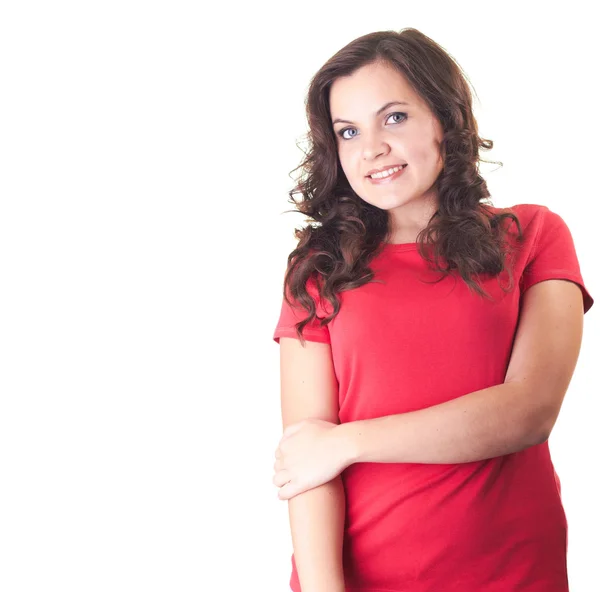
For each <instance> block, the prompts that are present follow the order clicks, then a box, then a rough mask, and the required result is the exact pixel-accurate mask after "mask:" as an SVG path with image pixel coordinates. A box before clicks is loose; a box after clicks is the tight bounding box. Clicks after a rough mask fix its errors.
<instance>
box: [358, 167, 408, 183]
mask: <svg viewBox="0 0 600 592" xmlns="http://www.w3.org/2000/svg"><path fill="white" fill-rule="evenodd" d="M407 166H408V165H407V164H405V165H402V166H400V167H394V168H393V169H391V170H393V171H394V172H392V173H387V171H386V172H385V173H384V174H381V173H375V176H373V175H367V179H369V181H371V183H374V184H376V185H378V184H380V183H386V182H391V181H393V180H395V179H397V178H398V177H400V176H401V175H402V173H403V172H404V169H405V168H406V167H407Z"/></svg>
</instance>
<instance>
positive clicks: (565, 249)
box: [521, 206, 594, 313]
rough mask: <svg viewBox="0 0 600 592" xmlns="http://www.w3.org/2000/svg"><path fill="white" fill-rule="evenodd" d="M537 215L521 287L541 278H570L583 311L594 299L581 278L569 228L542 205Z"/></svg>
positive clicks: (588, 307) (527, 286)
mask: <svg viewBox="0 0 600 592" xmlns="http://www.w3.org/2000/svg"><path fill="white" fill-rule="evenodd" d="M538 216H540V220H539V222H538V226H537V230H536V237H535V239H534V242H533V247H532V250H531V254H530V257H529V261H528V263H527V265H526V266H525V269H524V271H523V276H522V278H521V291H522V292H525V290H527V289H528V288H530V287H531V286H533V285H534V284H537V283H538V282H542V281H544V280H550V279H564V280H570V281H572V282H575V283H576V284H577V285H578V286H579V288H580V289H581V293H582V295H583V311H584V313H586V312H587V311H588V310H589V309H590V308H591V307H592V304H594V299H593V298H592V296H591V295H590V293H589V292H588V290H587V288H586V286H585V284H584V282H583V278H582V276H581V270H580V268H579V260H578V258H577V253H576V251H575V244H574V242H573V237H572V235H571V232H570V230H569V228H568V226H567V224H566V223H565V221H564V220H563V219H562V218H561V216H559V215H558V214H557V213H556V212H553V211H552V210H550V209H549V208H547V207H546V206H541V209H540V213H539V214H538Z"/></svg>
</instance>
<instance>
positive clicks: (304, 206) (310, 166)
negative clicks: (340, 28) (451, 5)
mask: <svg viewBox="0 0 600 592" xmlns="http://www.w3.org/2000/svg"><path fill="white" fill-rule="evenodd" d="M374 63H385V64H389V65H391V66H392V67H394V68H395V69H396V70H398V71H399V72H401V73H402V74H403V75H404V76H405V77H406V79H407V81H408V82H409V84H411V86H412V87H413V88H414V89H415V91H416V92H417V93H418V94H419V95H420V96H421V97H422V98H423V99H424V100H425V102H426V104H427V105H428V106H429V108H430V109H431V111H432V112H433V114H434V115H435V116H436V117H437V118H438V120H439V122H440V123H441V126H442V129H443V132H444V135H443V139H442V142H441V144H440V154H441V156H442V159H443V163H444V164H443V169H442V171H441V173H440V175H439V176H438V178H437V180H436V183H435V188H436V190H437V194H438V200H439V207H438V210H437V211H436V212H435V213H434V215H433V216H432V217H431V219H430V221H429V223H428V225H427V227H426V228H424V229H423V230H421V232H420V233H419V234H418V237H417V245H418V250H419V253H420V254H421V256H422V257H423V258H424V259H425V260H426V261H428V262H429V263H430V264H433V266H434V267H433V268H432V269H434V270H435V271H438V272H440V274H441V276H440V280H442V279H443V278H444V276H446V275H448V274H450V273H452V272H453V270H456V272H457V273H458V274H460V276H461V277H462V279H463V280H464V281H465V282H466V283H467V285H468V286H469V288H470V289H471V290H475V291H476V292H477V293H478V294H480V295H481V296H485V297H488V298H489V296H488V294H487V293H486V292H485V291H483V290H482V289H481V287H480V286H479V285H478V284H477V283H476V281H475V280H474V279H473V277H472V276H476V275H478V274H489V275H490V276H498V275H499V274H500V273H501V272H502V271H504V270H505V269H506V268H507V265H506V258H507V256H509V255H510V253H511V248H510V246H509V245H508V244H506V243H505V242H504V240H503V238H504V235H505V233H506V232H507V228H504V227H503V224H502V221H503V220H504V219H505V218H511V219H512V220H514V221H515V223H516V225H517V228H518V237H517V240H518V241H521V240H522V238H523V237H522V232H521V225H520V222H519V220H518V218H517V216H516V215H515V214H514V213H513V212H512V211H511V210H510V209H509V208H505V209H503V210H501V211H500V213H498V214H495V213H494V212H493V211H492V210H491V209H490V208H488V207H487V206H486V204H485V203H482V201H483V200H488V201H489V199H488V198H489V196H490V193H489V191H488V189H487V185H486V182H485V180H484V179H483V178H482V177H481V175H480V174H479V161H481V160H482V159H481V158H480V156H479V149H480V148H482V149H485V150H490V149H491V148H492V147H493V142H492V141H491V140H486V139H483V138H480V137H479V135H478V127H477V122H476V120H475V117H474V115H473V111H472V95H471V92H470V89H469V85H468V84H467V81H468V78H467V77H466V75H465V74H464V72H463V71H462V69H461V67H460V66H459V65H458V63H457V62H456V61H455V60H454V58H453V57H452V56H450V55H449V54H448V53H447V52H446V51H445V50H444V49H443V48H442V47H441V46H440V45H438V44H437V43H435V42H434V41H433V40H432V39H430V38H429V37H427V36H426V35H424V34H423V33H421V32H420V31H418V30H417V29H414V28H406V29H402V30H401V31H400V32H397V31H379V32H375V33H370V34H367V35H363V36H362V37H359V38H357V39H355V40H354V41H352V42H351V43H349V44H348V45H346V46H345V47H343V48H342V49H341V50H339V51H338V52H337V53H336V54H335V55H333V56H332V57H331V58H330V59H329V60H328V61H327V62H326V63H325V64H324V65H323V66H322V67H321V69H320V70H319V71H318V72H317V73H316V74H315V75H314V76H313V78H312V80H311V82H310V85H309V89H308V93H307V97H306V101H305V105H306V114H307V119H308V125H309V132H308V134H307V136H306V138H307V140H308V146H309V148H308V150H307V151H305V158H304V160H303V161H302V162H301V163H300V165H299V166H298V167H296V168H295V169H293V171H292V173H293V172H295V171H297V170H298V169H300V170H301V173H302V174H301V176H300V178H299V180H298V182H297V184H296V185H295V187H294V188H293V189H292V190H291V191H290V192H289V197H290V202H291V203H293V204H294V205H295V206H296V209H295V210H287V211H288V212H290V211H291V212H301V213H303V214H305V215H306V216H308V217H309V218H310V219H312V220H313V221H314V222H316V224H310V223H309V224H308V225H307V226H306V227H305V228H302V229H295V236H296V238H297V239H298V244H297V246H296V248H295V249H294V250H293V251H292V252H291V253H290V255H289V256H288V259H287V269H286V273H285V279H284V286H283V296H284V298H285V300H286V302H287V303H288V304H290V305H292V306H296V304H295V303H292V302H291V301H290V299H289V298H288V296H287V294H286V288H287V289H289V293H290V294H291V296H292V297H293V298H294V299H295V300H296V302H297V303H298V304H299V305H300V306H302V307H303V308H305V309H306V310H307V311H308V316H307V317H306V318H305V319H304V320H302V321H300V322H299V323H297V324H296V333H297V335H298V338H299V339H300V341H301V343H302V345H304V342H305V340H304V338H303V335H302V330H303V329H304V327H305V326H306V325H307V324H308V323H310V322H311V321H312V320H313V319H315V318H316V319H317V320H319V321H320V325H321V326H324V325H326V324H328V323H329V322H330V321H331V320H332V319H333V318H334V317H335V316H336V315H337V313H338V312H339V309H340V302H339V298H338V297H337V294H338V293H339V292H342V291H345V290H351V289H353V288H357V287H359V286H362V285H363V284H366V283H369V282H370V281H371V280H372V279H373V277H374V273H373V271H372V270H371V269H370V268H369V266H368V265H369V262H370V261H371V260H372V259H373V258H374V257H375V256H376V255H377V254H378V253H379V252H380V251H381V249H382V248H383V245H384V243H385V242H387V239H388V238H389V236H390V223H389V216H388V213H387V212H386V211H385V210H382V209H380V208H377V207H375V206H373V205H371V204H369V203H367V202H366V201H364V200H362V199H361V198H360V197H359V196H358V195H357V194H356V193H355V191H354V190H353V189H352V188H351V186H350V184H349V182H348V180H347V178H346V175H345V174H344V172H343V170H342V168H341V164H340V160H339V157H338V154H337V145H336V139H335V134H334V130H333V126H332V123H331V115H330V105H329V91H330V88H331V85H332V83H333V82H334V81H335V80H336V79H337V78H339V77H341V76H349V75H351V74H352V73H353V72H354V71H356V70H357V69H359V68H361V67H363V66H366V65H369V64H374ZM483 162H496V161H485V160H483ZM496 164H500V165H501V166H502V163H501V162H500V163H496ZM296 194H301V195H302V200H301V201H299V202H298V201H296V200H295V199H294V195H296ZM490 205H491V203H490ZM427 247H430V249H431V253H430V254H431V256H430V255H429V254H428V253H427ZM440 259H443V260H445V262H446V266H443V265H440ZM508 267H509V266H508ZM508 273H509V276H510V285H509V287H508V290H510V289H512V282H513V278H512V274H510V269H509V270H508ZM311 278H312V279H314V280H315V283H316V286H317V288H318V293H319V296H320V297H321V298H326V299H327V300H329V301H330V302H331V304H332V307H333V312H332V314H330V315H329V316H327V317H318V316H317V315H316V305H315V301H314V300H313V298H312V297H311V295H310V294H309V292H308V290H307V283H308V282H309V281H310V280H311ZM440 280H438V281H440ZM374 281H375V280H374Z"/></svg>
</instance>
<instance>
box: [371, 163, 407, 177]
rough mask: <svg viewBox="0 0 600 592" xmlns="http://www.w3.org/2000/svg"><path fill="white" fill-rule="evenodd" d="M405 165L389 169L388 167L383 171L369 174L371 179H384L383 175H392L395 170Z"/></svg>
mask: <svg viewBox="0 0 600 592" xmlns="http://www.w3.org/2000/svg"><path fill="white" fill-rule="evenodd" d="M405 166H406V165H405V164H403V165H402V166H399V167H393V168H391V169H388V170H387V171H383V172H381V173H373V174H372V175H370V176H371V178H372V179H385V177H389V176H390V175H393V174H394V173H395V172H396V171H399V170H400V169H401V168H404V167H405Z"/></svg>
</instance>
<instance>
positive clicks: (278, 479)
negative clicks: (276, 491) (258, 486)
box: [273, 470, 291, 487]
mask: <svg viewBox="0 0 600 592" xmlns="http://www.w3.org/2000/svg"><path fill="white" fill-rule="evenodd" d="M290 481H291V479H290V476H289V474H288V472H287V471H285V470H283V471H277V473H275V475H273V485H277V487H283V486H284V485H286V484H287V483H289V482H290Z"/></svg>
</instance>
